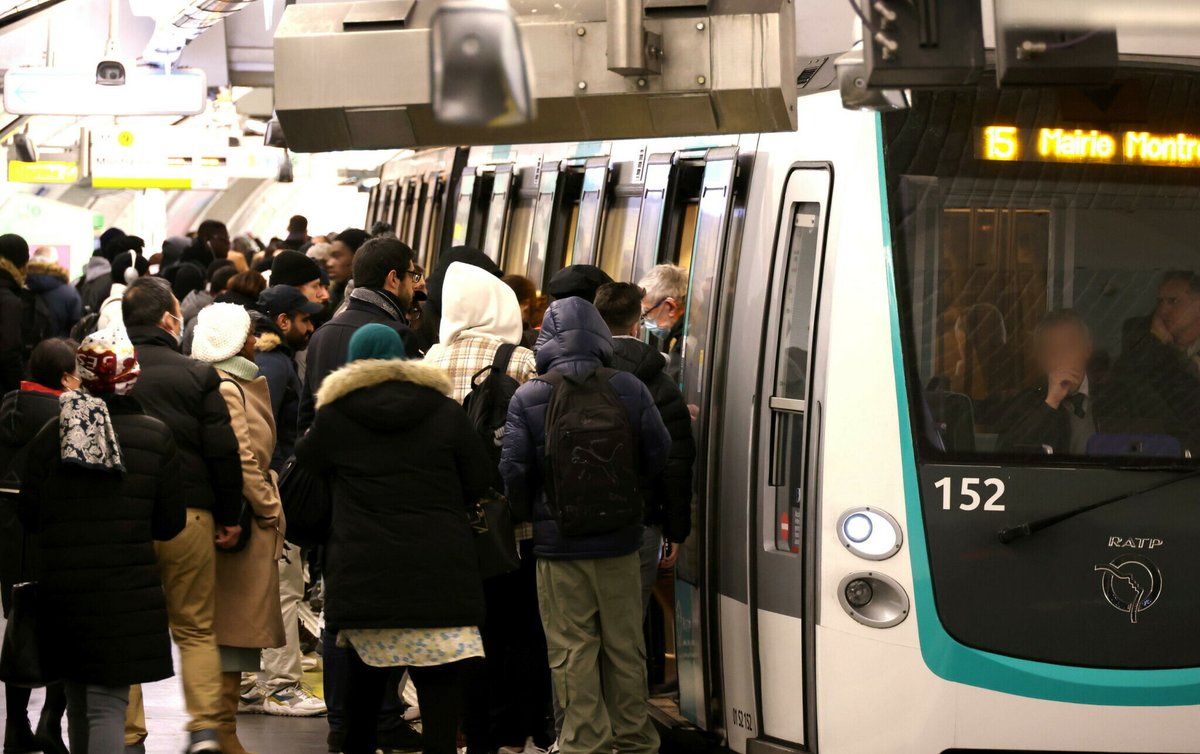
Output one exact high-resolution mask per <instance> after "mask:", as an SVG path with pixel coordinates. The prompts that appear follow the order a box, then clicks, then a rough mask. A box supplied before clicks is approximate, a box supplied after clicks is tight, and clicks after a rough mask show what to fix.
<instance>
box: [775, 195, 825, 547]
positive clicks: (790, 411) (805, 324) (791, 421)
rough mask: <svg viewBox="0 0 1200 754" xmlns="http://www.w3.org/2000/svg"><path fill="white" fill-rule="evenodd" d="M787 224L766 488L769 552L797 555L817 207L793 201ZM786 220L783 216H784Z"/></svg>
mask: <svg viewBox="0 0 1200 754" xmlns="http://www.w3.org/2000/svg"><path fill="white" fill-rule="evenodd" d="M788 214H790V218H789V223H788V225H786V226H784V227H790V228H791V231H790V232H789V233H788V240H787V252H786V253H787V261H786V265H787V267H786V270H785V272H784V288H783V311H782V313H781V316H780V320H779V322H780V329H779V348H778V351H777V352H776V353H777V356H776V367H775V386H774V387H775V389H774V391H772V394H771V400H770V406H771V425H772V427H773V436H772V449H771V459H772V462H771V463H772V470H771V479H770V482H771V485H772V486H774V488H775V518H774V521H777V522H779V525H778V526H774V527H773V529H774V530H775V547H776V549H779V550H786V551H789V552H799V551H800V542H801V535H802V534H803V503H804V488H805V485H804V469H805V458H806V453H805V445H806V444H805V436H806V434H807V425H806V422H805V416H806V414H807V405H808V403H807V401H808V361H809V353H810V351H811V348H812V324H813V297H814V296H815V293H816V285H815V279H816V274H817V262H819V260H820V237H821V205H820V204H818V203H816V202H794V203H793V204H792V207H791V211H790V213H788ZM785 217H787V215H785Z"/></svg>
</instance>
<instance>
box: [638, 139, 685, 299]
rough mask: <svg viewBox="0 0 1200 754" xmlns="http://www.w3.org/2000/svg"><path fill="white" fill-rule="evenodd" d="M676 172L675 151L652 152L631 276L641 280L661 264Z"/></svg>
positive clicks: (643, 188) (646, 172)
mask: <svg viewBox="0 0 1200 754" xmlns="http://www.w3.org/2000/svg"><path fill="white" fill-rule="evenodd" d="M674 175H675V155H674V154H672V153H670V152H665V153H660V154H652V155H650V157H649V158H647V159H646V168H645V182H644V183H643V186H642V201H641V207H640V210H639V212H638V225H637V237H636V239H635V241H634V253H633V272H632V275H631V277H630V279H631V280H641V279H642V278H643V277H645V275H646V273H647V272H649V271H650V268H651V267H653V266H654V265H656V264H658V259H659V248H660V247H661V245H662V231H663V218H664V217H665V214H666V211H667V206H668V204H669V198H668V196H667V193H668V191H669V190H670V188H671V185H672V183H673V181H672V178H673V177H674Z"/></svg>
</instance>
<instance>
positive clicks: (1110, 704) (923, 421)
mask: <svg viewBox="0 0 1200 754" xmlns="http://www.w3.org/2000/svg"><path fill="white" fill-rule="evenodd" d="M1198 81H1200V79H1197V78H1196V75H1195V74H1194V73H1192V72H1189V71H1187V70H1180V69H1177V68H1176V67H1168V66H1161V65H1147V64H1138V65H1134V64H1127V65H1126V66H1125V67H1124V68H1123V69H1122V71H1121V82H1122V83H1121V84H1120V85H1119V86H1118V87H1117V88H1116V89H1114V94H1113V95H1112V97H1111V99H1108V100H1107V101H1103V100H1098V101H1097V100H1091V99H1089V98H1088V97H1087V96H1085V95H1081V94H1079V93H1076V92H1071V91H1067V90H1050V89H1036V88H1035V89H1028V90H1020V91H1015V92H1007V91H1005V92H1000V91H998V90H997V89H996V88H995V87H994V85H991V84H987V83H985V84H982V85H980V86H979V87H977V88H975V89H966V90H956V91H948V92H938V93H916V94H915V95H914V97H913V101H912V104H911V107H910V108H909V109H908V110H904V111H898V112H894V113H885V114H876V113H864V112H853V111H848V110H845V109H843V108H842V106H841V102H840V100H839V99H838V96H837V95H836V94H835V93H824V94H817V95H813V96H808V97H803V98H801V99H800V100H799V101H798V122H799V127H798V130H797V131H796V132H795V133H773V134H747V135H741V136H714V137H697V138H694V139H673V140H652V141H637V140H629V141H617V142H602V143H580V144H552V145H516V146H507V145H504V146H496V147H473V148H469V149H466V148H463V149H443V150H427V151H420V152H416V153H414V154H412V155H405V156H402V157H399V158H397V159H396V160H394V161H392V162H390V163H388V164H387V165H385V166H384V168H383V170H382V172H381V183H380V185H379V187H378V188H377V189H375V194H373V197H372V202H371V212H370V217H369V218H368V221H369V223H370V222H374V221H379V220H383V221H387V222H390V223H391V224H393V226H394V227H395V228H396V229H397V232H398V234H399V235H400V237H401V238H402V239H404V240H407V241H409V242H410V243H413V244H414V247H415V248H417V250H418V256H419V257H420V259H421V261H422V262H423V263H424V264H425V265H426V266H427V267H432V265H433V264H435V263H436V255H437V252H438V250H439V249H444V248H447V247H449V246H451V245H458V244H468V245H474V246H478V247H480V248H482V249H483V250H484V251H485V252H486V253H488V255H489V256H491V257H492V258H493V259H495V260H496V261H497V262H498V263H499V264H500V265H501V267H502V268H504V270H505V271H506V272H510V273H519V274H525V275H527V276H529V277H530V278H531V279H533V280H534V282H535V283H536V284H537V285H538V286H539V287H541V286H543V285H544V284H545V282H546V281H547V280H548V278H549V275H550V274H552V273H553V271H555V270H556V269H558V268H560V267H562V266H564V265H565V264H570V263H591V264H597V265H599V266H601V267H602V268H604V269H605V270H606V271H608V272H609V274H610V275H612V276H613V277H614V278H616V279H625V280H634V281H636V280H637V279H638V278H639V277H640V276H641V275H643V274H644V273H645V272H646V271H648V270H649V269H650V267H651V266H653V265H654V264H656V263H660V262H672V263H677V264H681V265H683V266H685V267H687V268H688V269H689V270H690V271H691V286H690V290H689V295H688V300H687V319H686V328H685V337H684V344H683V349H682V374H681V387H682V389H683V392H684V396H685V398H686V400H687V402H688V403H689V404H690V405H691V406H692V408H693V414H694V417H695V424H694V429H695V432H696V435H697V439H698V441H699V444H700V449H701V450H700V457H699V458H698V461H697V472H696V473H697V476H696V482H697V483H696V488H697V491H696V504H695V505H696V507H695V516H694V519H695V529H694V531H693V534H692V536H691V537H690V538H689V540H688V541H687V542H686V543H685V544H684V547H683V552H682V555H681V557H680V560H679V565H678V569H677V574H676V580H675V596H674V602H675V604H674V630H673V631H672V632H670V633H671V634H672V635H673V642H671V643H673V652H672V654H673V656H674V658H675V661H676V665H677V675H678V683H679V693H678V697H677V699H675V700H674V702H673V703H670V704H668V703H666V702H661V701H656V707H657V708H658V709H659V711H660V712H661V713H662V717H663V719H666V720H675V721H677V722H683V721H687V723H688V724H690V725H694V726H696V727H698V728H700V729H702V730H705V731H710V732H712V733H714V734H716V735H718V736H719V737H720V738H721V740H722V741H723V742H724V744H725V745H727V746H728V747H729V748H730V749H731V750H733V751H736V752H748V753H752V754H753V753H757V754H766V753H767V752H785V751H813V752H816V751H819V752H823V753H825V754H859V753H862V752H871V753H876V752H897V753H904V754H908V753H913V752H931V753H935V754H941V753H944V752H969V751H995V752H1007V751H1028V750H1038V751H1062V752H1118V751H1119V752H1186V751H1196V750H1197V749H1198V748H1200V743H1198V742H1197V739H1196V734H1195V732H1194V721H1195V719H1196V716H1197V714H1200V710H1198V709H1197V705H1200V658H1193V657H1192V656H1191V648H1192V646H1193V645H1194V642H1193V641H1191V636H1190V632H1191V631H1192V630H1193V629H1194V627H1195V626H1196V625H1198V624H1200V621H1198V620H1197V619H1200V590H1196V589H1194V588H1193V587H1192V586H1191V585H1190V584H1189V583H1188V579H1189V578H1192V577H1193V575H1194V574H1197V573H1200V548H1198V547H1197V546H1196V543H1197V542H1200V517H1197V516H1196V515H1195V514H1194V513H1193V512H1192V510H1191V505H1192V503H1191V500H1192V498H1193V496H1194V495H1195V494H1196V492H1197V488H1200V480H1194V479H1193V480H1191V481H1189V479H1190V478H1191V477H1190V476H1189V475H1190V474H1191V473H1192V472H1191V470H1192V469H1193V468H1194V467H1193V466H1192V465H1191V463H1192V462H1191V461H1190V460H1189V459H1190V456H1191V455H1196V453H1192V452H1191V448H1190V447H1188V443H1189V442H1191V439H1190V436H1188V435H1187V431H1186V429H1185V430H1176V429H1174V427H1176V426H1178V424H1171V423H1168V424H1167V425H1162V424H1161V423H1160V424H1159V425H1158V426H1150V425H1152V424H1154V422H1155V421H1160V419H1161V417H1160V416H1159V415H1157V414H1154V415H1152V414H1151V413H1150V412H1149V410H1148V409H1147V410H1145V411H1143V412H1142V413H1138V412H1139V411H1142V409H1140V408H1137V407H1135V408H1132V409H1128V410H1127V411H1126V414H1127V415H1128V414H1130V413H1131V412H1132V413H1133V414H1135V415H1134V416H1133V417H1132V418H1133V419H1134V420H1137V421H1133V423H1132V424H1117V423H1115V422H1114V423H1112V424H1109V423H1108V419H1107V418H1106V419H1105V420H1104V422H1103V423H1099V424H1096V425H1095V426H1092V430H1094V435H1095V436H1096V437H1100V436H1104V438H1106V439H1105V440H1104V441H1097V440H1093V441H1092V442H1093V443H1095V445H1096V447H1095V448H1094V449H1093V450H1089V451H1086V452H1083V451H1077V450H1069V449H1068V450H1066V451H1065V452H1064V451H1063V450H1062V449H1057V450H1058V452H1053V451H1054V450H1055V449H1054V448H1052V447H1050V445H1045V446H1044V447H1041V448H1039V447H1026V446H1024V445H1020V446H1010V445H1006V443H1007V440H1006V431H1007V430H1006V429H1005V422H1006V421H1007V420H1008V419H1007V417H1008V416H1009V415H1010V414H1011V411H1012V409H1011V405H1012V403H1011V401H1012V400H1015V399H1016V397H1017V396H1019V395H1021V394H1022V393H1021V391H1022V390H1023V389H1024V388H1026V387H1027V386H1028V385H1031V384H1036V383H1037V381H1038V379H1040V377H1039V373H1038V371H1037V367H1038V365H1037V363H1036V359H1035V358H1034V357H1033V356H1031V355H1030V353H1031V352H1032V351H1033V350H1035V346H1036V338H1037V337H1039V333H1040V330H1039V329H1038V324H1039V322H1040V321H1041V320H1042V319H1043V318H1044V317H1045V315H1046V314H1047V313H1049V312H1053V311H1058V310H1062V309H1072V310H1075V311H1077V312H1078V313H1079V314H1080V315H1081V317H1082V318H1083V319H1085V320H1086V321H1087V323H1088V325H1089V326H1090V334H1091V337H1092V339H1093V340H1094V342H1095V346H1096V354H1097V357H1099V356H1100V355H1101V354H1103V355H1104V356H1105V357H1106V358H1107V364H1108V367H1110V368H1112V369H1114V370H1119V369H1120V368H1122V364H1123V363H1125V362H1126V361H1128V359H1127V358H1126V356H1127V354H1128V353H1129V352H1131V351H1132V346H1131V343H1132V341H1131V340H1130V339H1131V338H1132V337H1133V336H1132V334H1131V333H1133V331H1134V330H1136V327H1137V326H1138V325H1137V323H1138V322H1139V321H1140V320H1146V319H1148V315H1150V314H1151V313H1152V312H1154V311H1155V307H1156V305H1158V304H1159V299H1160V291H1159V286H1160V283H1161V281H1162V280H1163V273H1164V272H1167V271H1168V270H1174V269H1177V268H1188V267H1193V266H1195V262H1194V260H1195V254H1196V252H1195V240H1194V239H1195V238H1196V233H1195V232H1193V231H1194V230H1200V228H1197V227H1196V225H1197V224H1198V223H1200V220H1197V218H1200V214H1198V213H1197V212H1196V207H1197V203H1196V200H1197V198H1198V197H1200V190H1198V189H1197V187H1196V181H1195V176H1196V175H1197V173H1196V172H1194V170H1195V168H1194V167H1192V164H1195V165H1200V146H1196V147H1194V148H1193V147H1189V146H1188V144H1190V142H1189V141H1188V139H1189V138H1190V137H1188V136H1187V134H1188V133H1189V132H1200V111H1197V107H1196V105H1195V104H1194V103H1195V102H1196V101H1200V100H1198V98H1196V97H1195V92H1196V91H1197V90H1196V85H1197V82H1198ZM996 129H1000V130H996ZM1055 129H1058V136H1054V135H1053V134H1054V131H1055ZM1077 129H1078V131H1077ZM1047 131H1048V132H1050V136H1046V135H1045V132H1047ZM1093 132H1094V133H1093ZM1129 134H1133V135H1132V136H1130V135H1129ZM1084 136H1089V137H1090V138H1091V139H1092V142H1090V144H1091V146H1088V145H1085V144H1083V143H1082V141H1078V140H1082V139H1083V137H1084ZM1103 136H1111V138H1112V139H1113V144H1112V149H1111V152H1109V153H1107V156H1104V155H1102V154H1101V152H1103V151H1105V150H1108V147H1107V146H1105V147H1104V148H1103V149H1102V150H1101V152H1097V151H1096V150H1097V149H1099V147H1096V146H1095V144H1096V143H1101V142H1102V143H1104V144H1107V142H1104V141H1103V139H1101V137H1103ZM1069 138H1075V139H1077V143H1072V145H1071V146H1068V142H1067V141H1066V140H1067V139H1069ZM1006 139H1007V140H1008V141H1005V140H1006ZM1047 139H1048V140H1049V141H1046V140H1047ZM1130 139H1132V142H1130V141H1129V140H1130ZM989 140H990V141H989ZM1056 140H1057V141H1056ZM1098 140H1099V141H1098ZM1056 144H1061V146H1056ZM1130 144H1132V146H1129V145H1130ZM1006 145H1008V146H1011V154H1010V152H1009V150H1008V147H1007V146H1006ZM1047 145H1048V146H1047ZM1172 145H1174V146H1172ZM996 150H999V151H996ZM1073 150H1074V151H1073ZM1089 150H1090V151H1089ZM1139 150H1140V151H1139ZM1187 150H1194V155H1195V157H1193V158H1185V153H1190V152H1188V151H1187ZM1006 155H1007V156H1006ZM435 206H436V207H437V211H436V212H432V213H431V212H430V208H433V207H435ZM422 207H423V208H424V209H421V208H422ZM1198 290H1200V288H1198ZM980 307H985V308H980ZM992 310H995V312H998V314H999V316H1000V320H1001V321H1000V328H1001V331H1002V336H1000V337H999V340H993V341H986V342H985V341H984V340H983V335H982V334H981V328H983V327H985V326H980V327H975V326H974V325H972V324H971V323H972V322H974V321H975V320H987V319H988V317H990V316H991V312H992ZM985 315H986V316H985ZM960 332H961V333H962V334H960ZM973 339H974V340H973ZM981 344H982V345H981ZM988 348H990V349H991V351H987V349H988ZM996 351H1002V353H1001V354H1000V355H1001V356H1003V358H1000V356H997V355H996V353H994V352H996ZM1184 353H1185V354H1186V353H1187V352H1186V349H1184ZM1187 359H1191V356H1190V355H1189V356H1186V357H1185V360H1187ZM1185 366H1186V365H1185ZM1187 371H1189V372H1190V371H1196V373H1197V375H1200V367H1198V368H1197V369H1196V370H1192V369H1191V367H1190V366H1189V367H1188V370H1187ZM1132 373H1133V374H1135V375H1136V374H1138V373H1137V365H1136V364H1135V365H1134V368H1133V372H1132ZM1151 376H1153V375H1151ZM1148 379H1149V378H1148ZM1098 384H1100V377H1099V372H1097V373H1095V374H1094V375H1093V382H1092V385H1093V387H1092V390H1093V392H1092V393H1090V394H1089V395H1090V396H1091V397H1092V398H1093V399H1095V400H1099V397H1098V396H1099V395H1100V393H1099V389H1098V388H1097V387H1096V385H1098ZM1106 389H1108V388H1106ZM1197 392H1200V389H1198V391H1197ZM1122 395H1123V394H1122ZM1188 401H1190V397H1189V398H1186V399H1185V398H1179V399H1178V401H1176V400H1175V399H1174V398H1172V399H1171V401H1170V403H1171V405H1170V408H1171V409H1172V413H1174V414H1175V415H1176V416H1175V417H1174V418H1175V419H1181V418H1182V420H1183V421H1182V423H1183V424H1189V423H1190V420H1191V419H1192V418H1195V419H1196V420H1197V421H1200V416H1195V417H1192V416H1191V415H1190V414H1187V411H1188V409H1189V407H1190V405H1191V404H1190V403H1189V402H1188ZM998 406H999V408H998ZM1168 419H1170V417H1168ZM1071 421H1074V420H1071ZM1093 421H1098V420H1093ZM1135 425H1136V426H1135ZM1072 426H1073V425H1072ZM1105 441H1111V442H1112V443H1117V444H1116V445H1111V444H1110V445H1107V446H1105ZM1121 443H1124V445H1122V444H1121ZM1101 446H1104V447H1101ZM1047 450H1049V451H1051V452H1047ZM1197 450H1198V451H1200V448H1197ZM1151 488H1154V489H1151ZM1120 495H1126V496H1127V497H1126V498H1125V499H1122V500H1117V499H1115V497H1119V496H1120ZM1106 500H1107V501H1108V503H1110V504H1105V505H1101V506H1098V507H1095V508H1094V509H1093V510H1090V511H1087V512H1084V513H1081V514H1079V515H1070V516H1066V517H1064V518H1063V520H1062V521H1061V522H1060V523H1057V524H1052V525H1049V526H1046V527H1045V528H1044V529H1041V530H1040V531H1039V530H1036V529H1035V530H1034V531H1033V533H1030V534H1028V535H1027V536H1020V537H1018V538H1016V539H1013V540H1012V541H1009V542H1002V541H1001V538H1000V537H999V536H998V533H999V532H1000V531H1001V530H1003V529H1010V528H1019V527H1020V525H1021V524H1023V523H1028V522H1031V521H1039V520H1042V519H1046V518H1047V517H1051V516H1056V515H1060V514H1068V513H1073V511H1074V510H1075V509H1076V508H1080V507H1081V506H1087V505H1093V504H1096V503H1102V502H1105V501H1106ZM856 515H857V517H856ZM864 527H865V528H864ZM880 536H882V537H883V539H882V540H880V539H879V537H880ZM864 584H865V586H864ZM864 598H865V600H864Z"/></svg>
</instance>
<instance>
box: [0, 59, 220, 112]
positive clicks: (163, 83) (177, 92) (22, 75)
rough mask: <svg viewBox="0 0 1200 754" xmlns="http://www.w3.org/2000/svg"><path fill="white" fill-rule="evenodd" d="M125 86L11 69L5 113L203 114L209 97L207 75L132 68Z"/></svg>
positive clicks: (87, 74) (68, 73) (78, 75)
mask: <svg viewBox="0 0 1200 754" xmlns="http://www.w3.org/2000/svg"><path fill="white" fill-rule="evenodd" d="M127 71H128V73H127V76H126V80H125V83H124V84H121V85H117V86H112V85H101V84H97V83H96V74H95V71H80V70H72V69H61V68H11V69H9V70H8V71H6V72H5V73H4V110H5V111H6V112H8V113H10V114H12V115H198V114H200V113H202V112H204V107H205V104H206V102H207V99H208V80H207V78H206V77H205V75H204V71H201V70H197V69H183V70H177V71H173V72H171V73H164V72H161V71H148V70H146V69H139V68H132V67H130V68H128V69H127Z"/></svg>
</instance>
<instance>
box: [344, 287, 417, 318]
mask: <svg viewBox="0 0 1200 754" xmlns="http://www.w3.org/2000/svg"><path fill="white" fill-rule="evenodd" d="M350 298H352V299H354V300H355V301H365V302H367V303H368V304H371V305H373V306H378V307H379V308H380V309H383V311H384V312H386V313H387V315H388V316H389V317H391V318H392V319H394V320H396V321H397V322H404V321H405V319H404V317H403V315H402V314H401V313H400V307H398V306H396V303H395V302H394V301H392V300H391V299H390V298H388V297H387V296H385V295H384V294H382V293H380V292H379V291H376V290H372V289H371V288H355V289H354V290H353V291H351V292H350Z"/></svg>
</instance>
